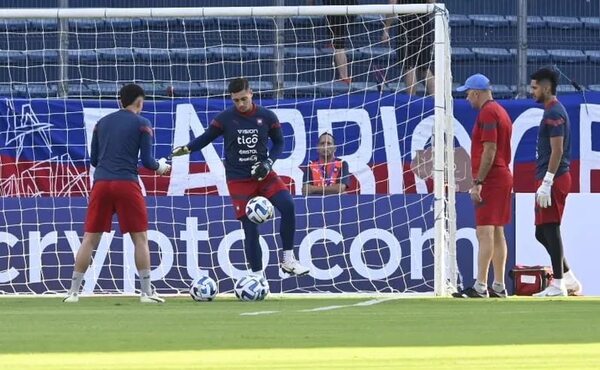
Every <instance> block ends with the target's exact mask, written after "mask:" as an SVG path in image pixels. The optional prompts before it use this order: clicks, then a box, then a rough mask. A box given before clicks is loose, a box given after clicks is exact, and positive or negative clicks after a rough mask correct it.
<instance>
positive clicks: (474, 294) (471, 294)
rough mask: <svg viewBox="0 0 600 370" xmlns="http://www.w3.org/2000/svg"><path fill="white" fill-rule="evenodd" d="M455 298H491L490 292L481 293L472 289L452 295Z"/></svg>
mask: <svg viewBox="0 0 600 370" xmlns="http://www.w3.org/2000/svg"><path fill="white" fill-rule="evenodd" d="M452 296H453V297H454V298H489V295H488V292H487V291H486V292H485V293H479V292H478V291H477V290H475V288H473V287H470V288H467V289H465V290H462V291H460V292H457V293H452Z"/></svg>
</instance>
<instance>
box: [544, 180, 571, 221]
mask: <svg viewBox="0 0 600 370" xmlns="http://www.w3.org/2000/svg"><path fill="white" fill-rule="evenodd" d="M541 184H542V180H537V181H536V184H535V188H536V189H537V188H538V187H539V186H540V185H541ZM569 190H571V174H570V173H569V172H566V173H564V174H562V175H560V176H558V177H556V178H554V183H553V184H552V192H551V199H552V205H551V206H550V207H547V208H540V207H539V206H538V204H537V202H535V224H536V225H542V224H554V223H557V224H560V222H561V221H562V215H563V212H564V210H565V203H566V201H567V195H569Z"/></svg>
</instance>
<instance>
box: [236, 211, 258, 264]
mask: <svg viewBox="0 0 600 370" xmlns="http://www.w3.org/2000/svg"><path fill="white" fill-rule="evenodd" d="M240 221H242V226H243V227H244V234H245V235H246V238H245V239H244V253H245V254H246V261H247V262H248V265H250V269H251V270H252V272H260V271H262V269H263V265H262V250H261V249H260V245H259V244H258V225H256V224H255V223H254V222H252V221H250V220H249V219H248V217H246V216H244V217H242V218H241V220H240Z"/></svg>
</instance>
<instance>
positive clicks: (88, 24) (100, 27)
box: [69, 19, 110, 32]
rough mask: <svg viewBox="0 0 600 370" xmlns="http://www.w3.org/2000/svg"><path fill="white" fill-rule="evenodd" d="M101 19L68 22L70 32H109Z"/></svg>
mask: <svg viewBox="0 0 600 370" xmlns="http://www.w3.org/2000/svg"><path fill="white" fill-rule="evenodd" d="M109 30H110V29H109V28H108V26H107V24H106V21H105V20H103V19H77V20H70V21H69V31H70V32H106V31H109Z"/></svg>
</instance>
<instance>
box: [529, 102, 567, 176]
mask: <svg viewBox="0 0 600 370" xmlns="http://www.w3.org/2000/svg"><path fill="white" fill-rule="evenodd" d="M558 136H560V137H562V141H563V154H562V157H561V158H560V164H559V165H558V170H556V173H555V174H554V176H556V177H558V176H560V175H562V174H563V173H565V172H569V166H570V163H571V123H570V121H569V115H568V114H567V111H566V110H565V107H564V106H563V105H562V104H561V103H560V102H559V101H558V100H556V99H555V100H552V101H551V102H550V103H548V105H546V106H545V107H544V115H543V117H542V122H541V123H540V129H539V132H538V139H537V151H536V171H535V175H536V178H537V179H540V180H541V179H543V178H544V176H545V175H546V172H547V171H548V163H549V162H550V154H551V153H552V148H551V147H550V139H551V138H553V137H558Z"/></svg>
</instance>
